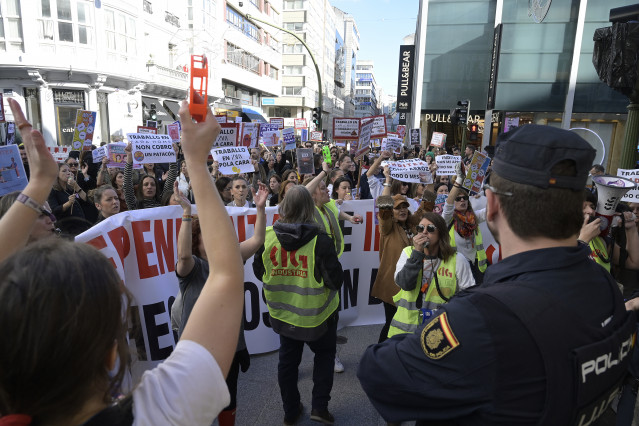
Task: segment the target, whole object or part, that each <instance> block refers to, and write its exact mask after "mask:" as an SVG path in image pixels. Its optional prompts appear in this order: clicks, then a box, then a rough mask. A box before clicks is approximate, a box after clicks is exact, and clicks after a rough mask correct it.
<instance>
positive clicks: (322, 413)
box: [311, 408, 335, 425]
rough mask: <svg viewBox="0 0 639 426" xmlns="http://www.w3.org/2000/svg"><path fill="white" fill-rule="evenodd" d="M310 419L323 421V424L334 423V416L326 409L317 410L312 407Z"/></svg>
mask: <svg viewBox="0 0 639 426" xmlns="http://www.w3.org/2000/svg"><path fill="white" fill-rule="evenodd" d="M311 420H313V421H314V422H320V423H324V424H325V425H332V424H333V423H335V417H333V415H332V414H331V413H329V412H328V410H326V409H324V410H318V409H315V408H313V409H312V410H311Z"/></svg>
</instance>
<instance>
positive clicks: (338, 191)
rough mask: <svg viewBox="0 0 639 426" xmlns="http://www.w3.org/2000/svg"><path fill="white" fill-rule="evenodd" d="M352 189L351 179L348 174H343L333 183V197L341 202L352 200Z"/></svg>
mask: <svg viewBox="0 0 639 426" xmlns="http://www.w3.org/2000/svg"><path fill="white" fill-rule="evenodd" d="M351 191H352V188H351V181H350V179H348V178H347V177H346V176H342V177H341V178H338V179H337V180H336V181H335V182H334V183H333V193H332V194H331V198H332V199H334V200H338V201H339V202H340V203H341V202H342V201H344V200H352V199H353V196H352V195H351Z"/></svg>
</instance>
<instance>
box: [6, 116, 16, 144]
mask: <svg viewBox="0 0 639 426" xmlns="http://www.w3.org/2000/svg"><path fill="white" fill-rule="evenodd" d="M14 143H16V123H14V122H13V121H9V122H7V145H12V144H14Z"/></svg>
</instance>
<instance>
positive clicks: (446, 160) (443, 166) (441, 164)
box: [435, 155, 461, 176]
mask: <svg viewBox="0 0 639 426" xmlns="http://www.w3.org/2000/svg"><path fill="white" fill-rule="evenodd" d="M460 161H461V155H437V156H436V157H435V163H436V164H437V176H453V175H454V174H455V166H456V165H457V164H459V162H460Z"/></svg>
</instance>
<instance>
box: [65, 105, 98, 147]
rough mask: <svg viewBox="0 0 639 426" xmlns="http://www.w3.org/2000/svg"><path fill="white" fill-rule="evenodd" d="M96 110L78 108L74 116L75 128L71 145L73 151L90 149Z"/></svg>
mask: <svg viewBox="0 0 639 426" xmlns="http://www.w3.org/2000/svg"><path fill="white" fill-rule="evenodd" d="M96 115H97V112H95V111H84V110H81V109H79V110H78V112H77V113H76V116H75V130H74V132H73V141H72V142H71V146H72V147H73V150H74V151H80V150H83V151H90V150H91V145H92V144H93V131H94V130H95V117H96Z"/></svg>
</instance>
